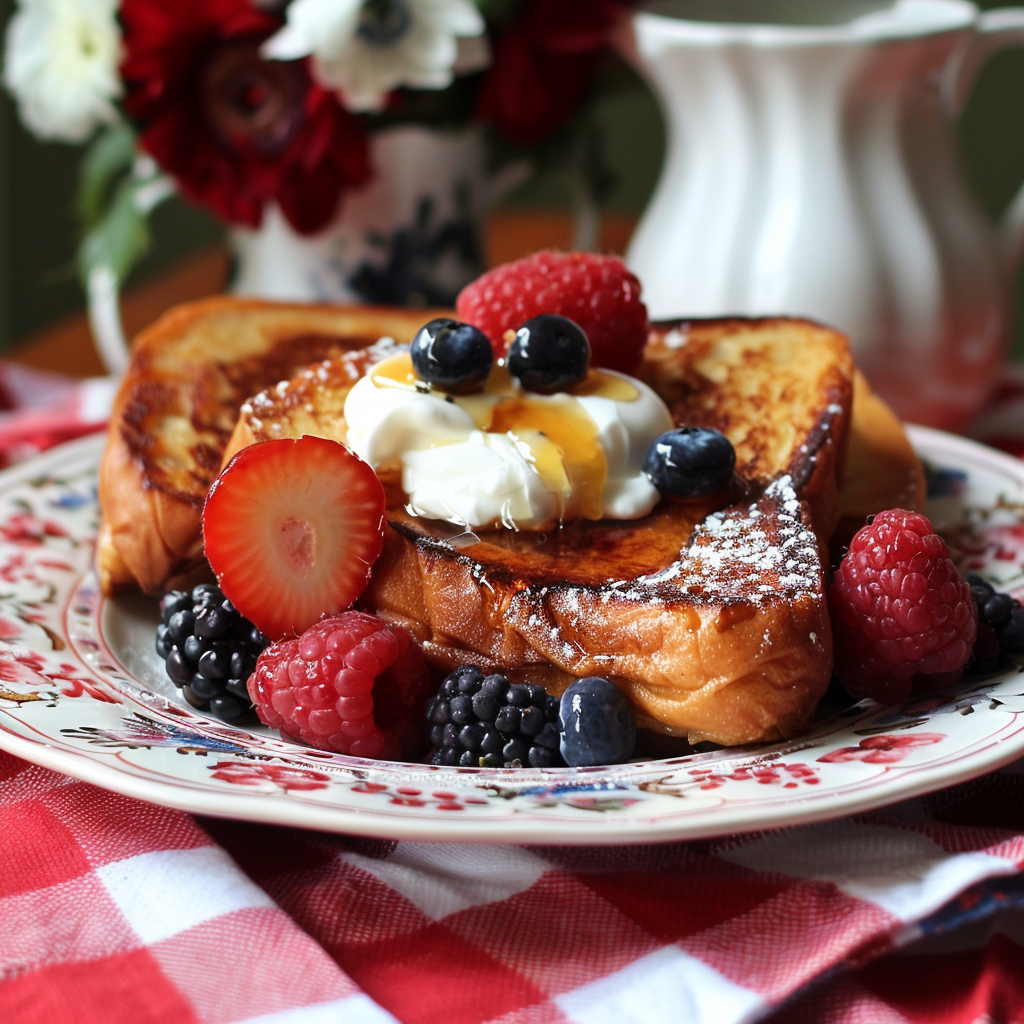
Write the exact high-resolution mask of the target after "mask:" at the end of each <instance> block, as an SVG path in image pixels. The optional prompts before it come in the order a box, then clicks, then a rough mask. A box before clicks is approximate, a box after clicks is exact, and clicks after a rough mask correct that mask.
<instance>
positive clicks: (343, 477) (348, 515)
mask: <svg viewBox="0 0 1024 1024" xmlns="http://www.w3.org/2000/svg"><path fill="white" fill-rule="evenodd" d="M203 540H204V542H205V544H206V557H207V559H208V560H209V562H210V565H211V566H212V567H213V571H214V572H215V573H216V574H217V581H218V583H219V584H220V588H221V590H223V591H224V594H225V595H226V596H227V597H228V598H230V600H231V601H232V603H233V604H234V606H235V607H236V608H237V609H238V610H239V612H241V613H242V615H244V616H245V617H246V618H247V619H250V620H251V621H252V622H253V623H254V624H255V625H256V626H258V627H259V628H260V629H261V630H262V631H263V632H264V633H266V634H267V636H269V637H270V638H271V639H272V640H277V639H280V638H281V637H283V636H289V635H295V634H297V633H301V632H302V631H303V630H305V629H308V628H309V627H310V626H312V625H313V623H314V622H316V621H317V620H318V619H319V618H320V617H321V616H322V615H334V614H336V613H337V612H341V611H344V610H345V609H346V608H348V607H349V606H350V605H351V604H352V602H353V601H355V600H356V598H357V597H359V595H360V594H361V593H362V592H363V591H364V590H365V589H366V584H367V582H368V580H369V578H370V571H371V569H372V568H373V563H374V562H375V561H376V560H377V557H378V556H379V555H380V551H381V547H382V546H383V544H384V488H383V487H382V486H381V483H380V481H379V480H378V479H377V476H376V474H375V473H374V472H373V470H372V469H371V468H370V466H369V465H368V464H367V463H365V462H363V460H362V459H360V458H359V457H358V456H356V455H353V454H352V452H350V451H349V450H348V449H347V448H346V447H345V446H344V445H343V444H340V443H339V442H338V441H330V440H328V439H326V438H323V437H312V436H310V435H305V436H303V437H299V438H295V439H284V438H282V439H281V440H274V441H261V442H259V443H257V444H253V445H250V446H249V447H248V448H243V449H242V451H240V452H239V453H238V454H237V455H236V456H235V457H234V458H233V459H232V460H231V461H230V462H229V463H228V464H227V466H226V467H225V469H224V471H223V472H222V473H221V475H220V476H219V477H218V478H217V480H216V481H215V482H214V484H213V487H211V488H210V493H209V495H208V496H207V498H206V507H205V508H204V510H203Z"/></svg>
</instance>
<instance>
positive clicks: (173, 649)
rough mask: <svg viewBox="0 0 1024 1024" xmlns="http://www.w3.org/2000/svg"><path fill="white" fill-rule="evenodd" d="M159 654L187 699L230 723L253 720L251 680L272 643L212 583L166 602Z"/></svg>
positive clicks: (158, 640)
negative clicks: (248, 683) (265, 651)
mask: <svg viewBox="0 0 1024 1024" xmlns="http://www.w3.org/2000/svg"><path fill="white" fill-rule="evenodd" d="M160 617H161V619H162V621H161V623H160V625H159V626H157V627H156V653H157V654H159V655H160V657H161V658H163V659H164V664H165V666H166V668H167V675H168V676H170V678H171V681H172V682H173V683H174V685H175V686H178V687H180V688H181V692H182V695H183V696H184V697H185V700H187V701H188V702H189V704H191V705H192V706H193V707H195V708H199V709H200V710H203V711H205V710H209V711H210V712H211V714H214V715H216V716H217V717H218V718H220V719H223V720H224V721H225V722H241V721H244V720H245V719H246V718H251V717H252V701H250V700H249V693H248V690H247V689H246V681H247V680H248V678H249V675H250V673H251V672H252V670H253V669H254V668H255V667H256V659H257V658H258V657H259V655H260V652H261V651H262V650H263V648H264V647H266V646H267V644H268V643H270V641H269V640H268V639H267V638H266V637H265V636H264V635H263V634H262V633H261V632H260V631H259V630H258V629H257V628H256V627H255V626H254V625H253V624H252V623H251V622H249V620H248V619H245V618H243V617H242V616H241V615H239V613H238V611H237V610H236V609H235V606H234V605H233V604H232V603H231V602H230V601H229V600H228V599H227V598H226V597H225V596H224V594H223V593H222V591H221V590H220V588H219V587H215V586H214V585H213V584H212V583H201V584H200V585H199V586H198V587H194V588H193V589H192V590H191V591H187V590H174V591H172V592H171V593H169V594H167V595H165V596H164V598H163V600H162V601H161V602H160Z"/></svg>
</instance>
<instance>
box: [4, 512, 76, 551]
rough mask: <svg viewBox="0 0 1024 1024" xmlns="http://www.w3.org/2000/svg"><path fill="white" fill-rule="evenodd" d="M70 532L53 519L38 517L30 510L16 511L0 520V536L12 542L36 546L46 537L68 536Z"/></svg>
mask: <svg viewBox="0 0 1024 1024" xmlns="http://www.w3.org/2000/svg"><path fill="white" fill-rule="evenodd" d="M70 536H71V534H70V533H68V531H67V530H65V529H64V527H63V526H61V524H60V523H58V522H56V521H55V520H53V519H40V518H38V517H37V516H34V515H32V513H30V512H16V513H15V514H14V515H12V516H9V517H8V518H7V519H6V520H5V521H4V522H0V537H2V538H3V539H4V540H6V541H10V542H11V543H12V544H23V545H26V546H31V547H36V546H38V545H40V544H45V543H46V538H47V537H70Z"/></svg>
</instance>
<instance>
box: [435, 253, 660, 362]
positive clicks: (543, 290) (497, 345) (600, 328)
mask: <svg viewBox="0 0 1024 1024" xmlns="http://www.w3.org/2000/svg"><path fill="white" fill-rule="evenodd" d="M455 305H456V309H457V310H458V312H459V317H460V318H461V319H462V320H465V321H466V322H467V323H470V324H475V325H476V326H477V327H479V328H480V330H482V331H483V332H484V334H486V335H487V337H488V338H490V339H491V344H492V345H493V346H494V354H495V355H496V356H503V355H504V354H505V349H506V347H507V342H506V338H505V333H506V331H515V330H518V328H519V327H520V325H521V324H523V323H524V322H525V321H527V320H529V319H530V318H532V317H535V316H538V315H539V314H541V313H558V314H560V315H561V316H566V317H568V318H569V319H570V320H573V321H574V322H575V323H577V324H579V326H580V327H581V328H582V330H583V331H584V333H585V334H586V335H587V338H588V339H589V340H590V349H591V362H592V363H593V364H594V366H604V367H607V368H608V369H609V370H619V371H621V372H622V373H635V372H636V369H637V367H638V366H639V365H640V360H641V358H642V356H643V348H644V345H645V344H646V342H647V332H648V323H647V308H646V306H644V304H643V301H642V300H641V298H640V282H639V281H638V280H637V279H636V278H635V277H634V276H633V275H632V274H631V273H630V272H629V271H628V270H627V269H626V265H625V263H623V262H622V260H621V259H619V258H618V257H617V256H599V255H596V254H594V253H584V252H567V253H559V252H538V253H535V254H534V255H533V256H528V257H527V258H526V259H522V260H517V261H516V262H515V263H506V264H504V265H502V266H500V267H495V268H494V270H491V271H488V272H487V273H486V274H484V275H483V276H482V277H479V278H477V280H476V281H474V282H473V283H472V284H470V285H467V286H466V287H465V288H463V289H462V291H461V292H460V293H459V297H458V299H457V300H456V304H455Z"/></svg>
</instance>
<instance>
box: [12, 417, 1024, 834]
mask: <svg viewBox="0 0 1024 1024" xmlns="http://www.w3.org/2000/svg"><path fill="white" fill-rule="evenodd" d="M908 436H909V437H910V439H911V442H912V444H913V445H914V447H915V449H916V450H918V453H919V454H920V455H921V456H922V457H923V458H928V457H929V449H934V448H936V447H938V448H939V449H941V450H942V451H944V452H947V453H950V454H953V455H956V453H957V452H959V453H960V458H961V459H963V460H964V461H967V462H969V463H971V464H974V463H979V464H982V465H985V466H987V467H990V468H992V469H1000V468H1002V470H1003V471H1004V472H1008V473H1010V474H1011V475H1012V476H1014V477H1015V478H1017V479H1018V481H1019V482H1020V486H1021V490H1022V495H1024V463H1022V462H1021V460H1018V459H1016V458H1014V457H1013V456H1011V455H1008V454H1005V453H1003V452H999V451H997V450H995V449H992V448H989V447H987V446H985V445H983V444H980V443H978V442H976V441H972V440H970V439H968V438H963V437H960V436H958V435H953V434H948V433H945V432H944V431H939V430H935V429H932V428H927V427H919V426H913V425H908ZM105 438H106V435H105V433H102V432H100V433H96V434H90V435H87V436H86V437H83V438H78V439H76V440H73V441H70V442H67V443H65V444H63V445H59V446H55V447H54V448H51V449H49V450H47V451H45V452H42V453H40V454H39V455H36V456H34V457H32V458H30V459H28V460H25V461H24V462H21V463H18V464H16V465H15V466H12V467H9V468H8V469H6V470H4V471H2V472H0V494H2V493H5V492H7V491H9V490H10V489H11V488H13V487H15V486H17V485H18V484H19V483H22V482H24V481H27V480H30V479H32V477H33V476H37V475H38V474H39V472H40V470H41V469H44V468H46V467H47V466H48V464H50V463H52V462H59V461H61V460H62V459H68V460H70V459H72V458H74V457H76V456H77V457H80V458H83V459H84V458H86V457H93V458H94V459H95V460H96V464H97V467H98V459H99V456H100V454H101V452H102V448H103V444H104V442H105ZM83 578H84V577H83V575H82V574H77V575H76V580H75V583H74V584H73V585H72V587H71V589H70V590H69V593H71V592H73V591H74V589H75V588H76V587H77V586H79V585H80V584H81V582H82V579H83ZM66 632H67V631H65V633H66ZM65 639H67V636H66V635H65ZM2 642H3V641H0V643H2ZM69 647H71V648H72V650H74V648H73V645H72V644H71V643H70V641H69ZM79 660H80V659H79ZM84 664H85V663H84V662H83V665H84ZM90 671H94V670H92V669H90ZM79 699H81V698H79ZM87 699H92V698H87ZM120 707H121V708H126V707H129V705H127V704H124V703H122V704H121V705H120ZM778 746H779V744H775V745H767V746H766V747H763V748H743V749H742V750H740V751H738V752H737V753H738V756H742V755H744V754H746V753H749V754H750V755H751V756H754V755H755V754H756V751H757V750H758V749H765V750H771V749H773V747H776V748H777V747H778ZM0 749H4V750H6V751H8V752H9V753H11V754H13V755H15V756H17V757H20V758H22V759H24V760H26V761H28V762H30V763H33V764H37V765H39V766H41V767H45V768H48V769H51V770H54V771H57V772H60V773H61V774H64V775H68V776H71V777H73V778H76V779H79V780H81V781H83V782H87V783H90V784H93V785H97V786H99V787H101V788H103V789H105V790H109V791H112V792H116V793H119V794H121V795H123V796H127V797H130V798H133V799H140V800H143V801H146V802H149V803H153V804H156V805H159V806H164V807H168V808H171V809H175V810H180V811H184V812H187V813H191V814H198V815H206V816H211V817H221V818H230V819H236V820H247V821H254V822H260V823H264V824H276V825H282V826H286V827H300V828H309V829H318V830H321V831H330V832H340V833H348V834H353V835H360V836H367V837H375V838H386V839H397V840H418V841H433V842H438V841H440V842H452V841H454V842H473V843H500V844H504V843H520V844H528V845H559V844H566V843H569V844H573V845H595V846H597V845H621V844H634V843H658V842H678V841H691V840H698V839H710V838H715V837H720V836H724V835H731V834H738V833H743V832H750V831H760V830H764V829H777V828H785V827H793V826H797V825H804V824H813V823H816V822H822V821H828V820H833V819H836V818H840V817H847V816H851V815H856V814H861V813H865V812H867V811H871V810H878V809H881V808H884V807H888V806H891V805H893V804H895V803H899V802H902V801H904V800H908V799H912V798H914V797H919V796H923V795H926V794H928V793H931V792H935V791H937V790H940V789H943V788H945V787H947V786H949V785H954V784H959V783H963V782H968V781H970V780H972V779H975V778H978V777H980V776H982V775H985V774H988V773H989V772H991V771H994V770H996V769H998V768H1000V767H1003V766H1005V765H1007V764H1009V763H1012V762H1013V761H1015V760H1017V759H1018V758H1020V757H1021V756H1022V755H1024V730H1022V731H1019V732H1017V733H1016V734H1014V735H1012V736H1010V737H1008V738H1007V742H992V743H991V744H990V746H988V747H986V748H983V749H982V750H979V751H977V752H975V753H973V754H971V755H970V757H969V765H968V767H967V768H964V767H963V765H962V763H961V762H960V761H951V762H944V763H940V764H937V765H933V766H930V767H929V766H921V767H920V768H919V770H917V771H912V772H910V773H908V774H906V775H900V774H898V773H897V774H889V773H885V774H883V775H880V776H878V777H877V778H875V779H873V780H870V782H869V784H867V785H865V786H863V787H858V788H855V789H853V790H852V791H848V792H843V791H839V792H832V793H827V792H822V794H821V796H813V797H811V796H800V795H797V794H793V796H792V797H791V799H789V800H786V801H785V802H778V803H773V804H757V803H755V802H751V803H749V804H746V805H743V806H735V805H734V806H731V807H730V806H728V805H714V806H712V807H709V808H707V810H708V811H710V812H712V813H710V814H707V815H704V814H701V813H700V812H699V811H695V812H694V814H693V815H690V816H680V817H672V816H669V817H664V816H659V815H657V814H655V815H643V814H642V813H638V814H636V815H633V816H616V817H607V816H605V815H594V816H593V817H591V818H589V819H588V818H581V819H578V820H574V821H566V820H552V819H550V818H548V819H545V817H544V809H543V808H539V809H538V810H537V811H536V812H535V813H533V814H528V813H527V812H521V813H520V814H518V815H516V816H511V817H508V818H504V819H497V820H496V819H491V818H489V817H487V816H480V817H476V818H458V817H447V818H443V819H442V818H437V817H425V816H424V817H420V816H418V815H416V814H408V815H401V814H395V815H386V816H385V815H382V814H380V813H379V811H377V810H375V809H374V808H372V807H367V808H366V809H360V808H356V807H342V806H338V805H335V804H328V803H322V804H318V803H309V802H301V801H297V800H293V799H290V794H289V793H288V792H287V791H280V790H278V789H276V788H275V790H274V791H272V792H266V791H258V792H253V791H249V792H246V791H239V790H238V789H236V790H224V791H218V790H215V789H212V788H211V789H203V788H200V787H199V786H197V785H194V784H191V783H189V782H188V781H187V780H185V779H184V778H182V779H181V781H180V782H168V781H165V780H164V779H161V778H153V779H149V778H145V777H141V776H138V775H136V774H134V773H132V772H129V771H125V770H123V769H121V768H118V767H117V762H109V761H104V760H102V759H100V758H99V757H97V756H90V754H91V753H92V752H91V751H90V750H89V749H81V750H73V749H67V750H66V749H61V748H58V747H55V746H52V745H50V744H47V743H45V742H43V741H36V740H32V739H29V738H26V737H23V736H21V735H18V734H16V733H14V732H12V731H11V730H10V729H9V728H8V727H7V724H6V721H5V720H4V719H3V718H0ZM328 768H329V766H327V765H325V769H328ZM574 777H576V775H575V774H574V770H572V769H569V770H568V771H567V770H566V769H562V770H560V772H559V773H558V775H557V776H552V778H553V779H555V778H557V779H563V780H564V779H572V778H574ZM437 785H438V787H439V788H441V787H443V786H444V782H443V781H442V779H441V778H439V779H438V783H437ZM721 807H727V812H726V813H725V814H723V813H721V812H719V813H714V812H716V810H718V809H719V808H721Z"/></svg>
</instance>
